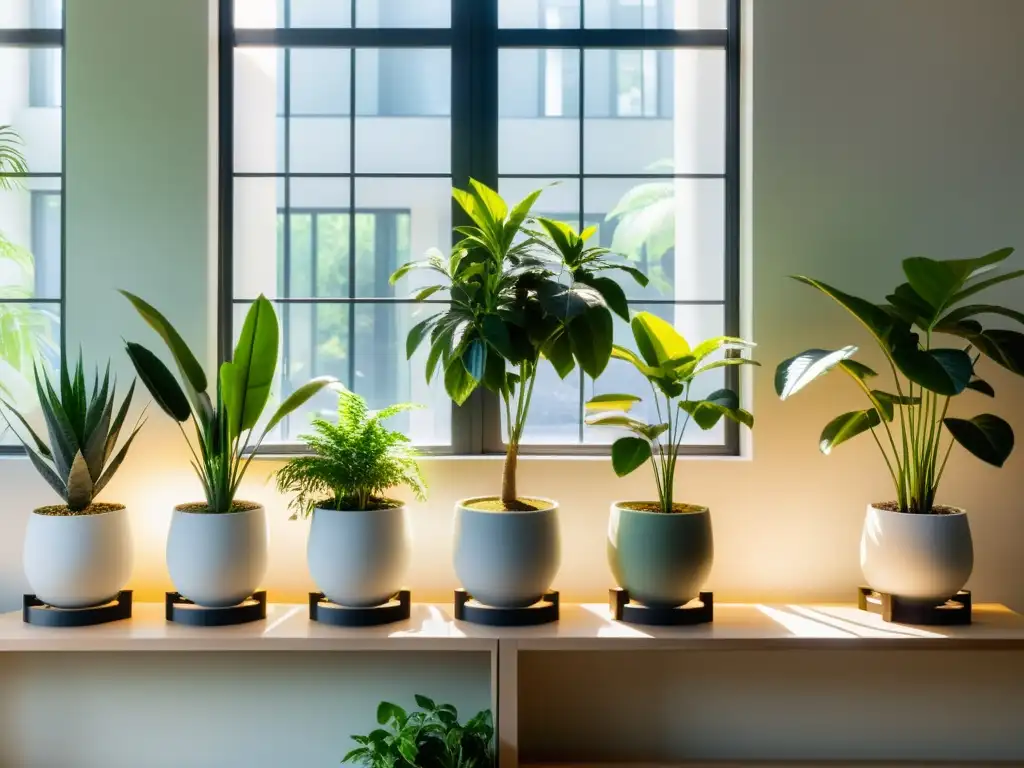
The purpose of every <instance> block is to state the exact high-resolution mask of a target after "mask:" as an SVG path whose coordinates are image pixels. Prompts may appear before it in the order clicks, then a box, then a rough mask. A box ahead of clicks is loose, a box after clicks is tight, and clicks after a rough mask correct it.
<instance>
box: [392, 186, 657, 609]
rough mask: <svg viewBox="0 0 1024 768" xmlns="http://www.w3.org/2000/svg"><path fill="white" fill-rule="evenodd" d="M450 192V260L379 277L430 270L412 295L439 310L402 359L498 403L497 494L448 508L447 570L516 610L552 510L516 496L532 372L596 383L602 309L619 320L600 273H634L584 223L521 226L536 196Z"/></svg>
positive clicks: (605, 329)
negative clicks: (501, 455)
mask: <svg viewBox="0 0 1024 768" xmlns="http://www.w3.org/2000/svg"><path fill="white" fill-rule="evenodd" d="M452 194H453V195H454V197H455V200H456V202H458V204H459V205H460V206H461V208H462V210H463V211H464V212H465V214H466V216H467V217H468V219H469V221H470V222H471V223H470V224H469V225H467V226H460V227H456V231H457V232H458V233H459V234H460V235H461V239H460V240H459V241H458V242H457V243H456V244H455V246H454V248H453V249H452V251H451V254H450V256H448V257H447V258H446V257H444V256H443V255H442V254H441V253H440V252H437V251H434V252H432V253H431V254H429V255H428V257H427V258H425V259H423V260H421V261H414V262H410V263H408V264H405V265H403V266H402V267H400V268H399V269H398V270H397V271H396V272H395V273H394V274H393V275H392V277H391V280H392V282H395V281H397V280H398V279H399V278H401V277H402V276H403V275H405V274H407V273H408V272H409V271H411V270H413V269H426V270H430V271H433V272H435V273H437V274H438V275H440V277H441V283H439V284H438V285H433V286H430V287H428V288H425V289H423V290H421V291H420V292H419V293H418V294H417V298H419V299H421V300H422V299H424V298H426V297H427V296H430V295H432V294H433V293H435V292H436V291H439V290H442V289H444V288H447V289H448V291H449V295H450V304H449V305H448V307H447V308H446V309H445V310H443V311H441V312H438V313H437V314H434V315H431V316H430V317H428V318H426V319H425V320H423V321H421V322H419V323H417V324H416V325H415V326H413V328H412V329H411V330H410V331H409V336H408V339H407V342H406V352H407V354H408V356H409V357H411V356H412V355H413V353H414V352H415V351H416V349H417V348H418V347H419V346H420V344H422V343H423V342H424V341H426V342H427V343H428V345H429V350H430V351H429V354H428V356H427V362H426V374H427V380H428V381H430V380H431V379H433V377H434V375H435V374H436V373H438V372H443V377H444V385H445V390H446V391H447V392H448V395H449V396H450V397H451V398H452V400H453V401H454V402H455V403H457V404H459V405H461V404H463V403H464V402H465V401H466V400H467V398H468V397H469V396H470V395H471V394H472V393H473V392H474V391H475V390H476V389H477V388H478V387H480V386H482V387H484V388H485V389H487V390H489V391H490V392H492V393H494V394H495V395H497V397H498V398H499V399H500V400H501V402H502V405H503V407H504V412H505V420H506V424H507V426H508V443H507V450H506V454H505V465H504V470H503V474H502V487H501V495H500V496H498V497H484V498H478V499H466V500H463V501H461V502H459V503H458V504H457V506H456V510H457V512H456V516H457V522H456V545H455V569H456V572H457V573H458V575H459V578H460V579H461V580H462V583H463V586H465V587H466V589H467V590H468V591H469V592H470V594H472V595H473V596H474V597H475V598H476V599H477V600H479V601H481V602H484V603H486V604H489V605H492V606H499V607H510V608H511V607H521V606H526V605H530V604H532V603H534V602H536V601H537V600H539V599H540V598H541V596H542V595H543V594H544V592H545V591H546V590H547V588H548V587H549V586H550V584H551V581H552V580H553V579H554V577H555V574H556V573H557V571H558V558H559V552H558V528H557V517H556V511H557V504H556V503H555V502H553V501H550V500H547V499H537V498H528V497H522V496H520V495H519V492H518V487H517V483H516V468H517V461H518V456H519V448H520V444H521V441H522V438H523V432H524V429H525V426H526V420H527V418H528V416H529V412H530V402H531V399H532V397H533V391H534V387H535V386H536V382H537V372H538V370H539V367H540V365H541V363H542V361H543V360H544V359H547V360H548V361H550V363H551V364H552V365H553V366H554V368H555V370H556V371H557V373H558V375H559V376H561V377H563V378H564V377H565V376H567V375H568V374H569V373H570V372H571V371H573V370H574V369H575V367H576V365H577V364H578V365H579V366H580V368H582V370H583V371H584V372H585V373H586V374H587V375H589V376H594V377H596V376H599V375H600V374H601V372H602V371H604V369H605V367H606V365H607V364H608V360H609V357H610V355H611V351H612V313H613V312H615V313H616V314H619V315H620V316H622V317H624V318H625V319H627V320H628V319H629V310H628V307H627V305H626V297H625V294H624V293H623V291H622V288H620V287H619V285H618V283H616V282H615V281H614V280H612V279H611V278H609V277H608V276H607V275H608V274H609V272H610V271H611V270H614V269H622V270H625V271H627V272H628V273H630V274H631V275H632V276H633V277H634V278H635V279H636V280H638V281H639V282H641V283H645V282H646V278H645V277H644V276H643V275H642V274H641V273H639V272H638V271H637V270H635V269H633V268H631V267H628V266H624V265H620V264H616V263H613V262H612V261H611V260H609V259H608V258H607V254H608V251H607V250H606V249H604V248H596V247H588V246H587V244H586V242H587V240H588V239H589V238H590V237H591V236H592V235H593V234H594V232H595V228H590V229H587V230H585V231H584V232H582V233H579V234H577V233H576V232H574V231H573V230H572V228H571V227H569V226H567V225H565V224H563V223H561V222H557V221H551V220H549V219H544V218H537V219H535V220H533V219H531V218H530V211H531V208H532V207H533V205H534V203H535V202H536V201H537V198H538V197H539V196H540V194H541V190H537V191H535V192H533V193H531V194H530V195H528V196H527V197H526V198H525V199H523V200H522V201H521V202H519V203H517V204H516V205H514V206H509V205H508V204H507V203H506V202H505V201H504V200H503V199H502V198H501V196H499V195H498V194H497V193H496V192H495V191H494V190H492V189H490V188H489V187H487V186H486V185H484V184H481V183H480V182H478V181H475V180H471V181H470V188H469V189H468V190H461V189H455V190H453V191H452ZM534 226H536V227H539V229H534ZM494 512H511V513H528V514H507V515H495V514H493V513H494ZM499 549H500V551H499Z"/></svg>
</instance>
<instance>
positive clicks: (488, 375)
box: [482, 347, 507, 394]
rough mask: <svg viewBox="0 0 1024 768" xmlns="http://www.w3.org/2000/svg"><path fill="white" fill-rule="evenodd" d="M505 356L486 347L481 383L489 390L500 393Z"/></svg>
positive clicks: (504, 380)
mask: <svg viewBox="0 0 1024 768" xmlns="http://www.w3.org/2000/svg"><path fill="white" fill-rule="evenodd" d="M506 382H507V379H506V378H505V358H503V357H502V356H501V355H499V354H498V353H497V352H495V351H494V350H493V349H491V348H490V347H487V348H486V358H485V361H484V377H483V379H482V383H483V385H484V386H485V387H487V389H488V390H490V391H491V392H496V393H499V394H500V393H501V392H502V390H503V389H504V388H505V384H506Z"/></svg>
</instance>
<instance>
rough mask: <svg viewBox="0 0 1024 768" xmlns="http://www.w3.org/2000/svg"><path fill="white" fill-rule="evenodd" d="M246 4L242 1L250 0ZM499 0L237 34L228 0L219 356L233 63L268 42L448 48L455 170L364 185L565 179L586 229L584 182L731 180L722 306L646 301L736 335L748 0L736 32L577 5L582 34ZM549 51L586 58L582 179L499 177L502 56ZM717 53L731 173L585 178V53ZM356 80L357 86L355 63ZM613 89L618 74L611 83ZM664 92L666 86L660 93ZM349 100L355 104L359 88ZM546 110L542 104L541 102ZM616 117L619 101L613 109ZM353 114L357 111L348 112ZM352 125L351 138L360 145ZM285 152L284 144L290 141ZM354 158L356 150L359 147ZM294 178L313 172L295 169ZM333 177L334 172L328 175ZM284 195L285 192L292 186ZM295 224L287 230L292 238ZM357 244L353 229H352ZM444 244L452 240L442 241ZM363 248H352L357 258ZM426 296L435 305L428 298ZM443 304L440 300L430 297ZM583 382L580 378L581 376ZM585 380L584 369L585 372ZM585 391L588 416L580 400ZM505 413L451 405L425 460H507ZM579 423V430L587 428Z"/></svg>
mask: <svg viewBox="0 0 1024 768" xmlns="http://www.w3.org/2000/svg"><path fill="white" fill-rule="evenodd" d="M241 1H242V2H244V0H241ZM498 2H499V0H452V9H451V26H450V27H443V28H442V27H422V28H396V27H359V26H357V25H356V21H357V20H356V7H357V3H356V2H355V1H354V0H353V2H352V4H351V5H352V9H351V13H352V19H351V25H350V26H348V27H344V28H340V27H339V28H315V27H314V28H287V26H288V25H287V22H286V28H274V29H262V28H261V29H256V28H245V29H242V28H239V29H236V28H235V25H234V18H235V14H234V7H235V0H219V14H220V26H219V57H218V58H219V93H220V96H219V110H220V126H219V168H218V175H219V211H220V226H219V242H218V251H219V267H218V281H219V286H218V297H219V304H220V311H219V318H220V322H219V327H218V355H219V359H221V360H225V359H227V357H228V356H229V355H230V351H231V348H232V343H233V341H232V340H233V335H232V334H233V332H232V315H233V312H232V309H233V307H234V305H235V304H236V303H240V301H241V300H238V299H236V298H235V297H234V295H233V285H234V282H233V265H232V244H233V226H234V216H233V204H234V198H233V182H234V179H235V177H236V173H235V170H234V120H233V116H234V56H235V50H236V48H238V47H241V46H262V47H268V46H269V47H282V48H285V47H287V48H295V47H315V48H348V49H352V51H353V53H352V55H353V59H354V58H355V51H356V50H358V49H361V48H395V47H397V48H445V49H449V50H450V51H451V62H452V63H451V71H452V82H451V143H452V166H451V172H450V174H448V173H436V174H430V173H413V174H401V173H384V174H356V173H355V172H354V169H350V172H349V174H342V175H347V176H349V178H350V179H351V183H352V184H353V186H354V184H355V179H356V178H357V176H371V177H394V178H401V177H403V176H416V177H418V178H429V177H432V176H433V177H443V178H447V177H449V175H450V177H451V180H452V183H453V184H454V185H455V186H459V187H463V186H465V185H467V184H468V182H469V179H470V177H473V178H476V179H479V180H480V181H482V182H484V183H486V184H488V185H489V186H492V187H494V188H497V187H498V183H499V178H500V179H516V178H521V179H526V178H538V177H539V176H542V177H543V178H552V179H556V178H562V179H564V180H565V181H566V182H567V183H571V182H575V181H578V183H579V204H580V216H581V224H582V219H583V217H584V213H583V212H584V211H585V210H586V202H585V199H584V180H585V179H601V178H610V179H616V178H629V179H644V178H651V179H673V178H715V179H722V180H723V182H724V185H725V233H724V235H725V237H724V239H725V254H724V263H725V274H724V297H723V300H714V301H711V300H706V301H705V300H677V299H662V300H659V299H644V300H643V301H642V302H640V303H643V304H646V305H651V304H669V305H715V306H719V305H721V306H723V308H724V314H725V329H724V330H725V333H726V334H728V335H739V329H740V285H739V282H740V279H739V277H740V245H739V236H740V103H741V101H740V98H741V97H740V22H741V18H740V17H741V9H740V6H741V0H726V4H727V25H726V28H725V29H683V30H677V29H652V28H647V29H601V28H588V27H587V26H586V23H585V21H586V19H585V13H586V2H585V1H584V0H581V2H580V9H579V13H580V23H579V27H578V28H565V29H545V28H536V29H533V28H515V29H512V28H499V25H498ZM515 48H522V49H550V48H564V49H567V50H577V51H579V53H580V67H581V69H580V83H579V91H580V94H579V98H580V105H579V116H578V120H579V124H580V142H579V153H580V158H579V160H580V162H579V173H574V174H557V173H554V174H539V175H538V174H536V173H526V174H515V173H512V174H504V173H503V174H500V176H499V172H498V170H499V169H498V114H499V111H498V60H499V53H500V51H501V50H503V49H515ZM680 48H683V49H685V48H698V49H699V48H710V49H717V50H723V51H724V52H725V59H726V73H725V74H726V77H725V83H726V93H725V96H726V104H725V113H726V114H725V127H726V136H725V154H726V156H725V170H724V173H715V174H706V173H697V174H694V173H669V174H666V173H650V174H646V173H629V174H601V173H586V174H584V172H583V167H584V166H583V146H584V145H583V130H584V115H585V114H586V110H585V108H584V107H585V103H586V102H585V94H586V83H585V67H584V64H583V58H584V52H585V51H586V50H588V49H610V50H612V51H613V52H614V51H616V50H629V49H640V50H646V49H657V50H673V49H680ZM351 70H352V71H351V72H350V77H351V78H352V79H353V80H354V79H355V67H354V66H352V67H351ZM611 80H612V86H611V87H612V88H615V87H617V86H616V77H612V78H611ZM659 90H660V89H659ZM352 100H353V102H354V101H355V97H354V88H353V94H352ZM660 101H661V99H660V95H658V102H659V109H658V111H657V115H653V116H647V117H646V118H644V117H635V118H633V116H630V118H633V119H656V118H658V117H661V118H663V119H665V116H664V115H662V114H661V109H660ZM540 106H541V107H543V104H541V105H540ZM610 106H611V107H612V108H611V110H610V111H611V114H612V116H615V114H616V110H615V105H614V104H613V105H610ZM351 113H352V119H353V120H355V119H356V118H357V117H358V116H357V114H356V110H355V109H354V104H353V108H352V109H351ZM354 140H355V130H354V126H353V130H352V131H351V141H353V142H354ZM285 143H286V146H287V137H286V139H285ZM353 153H354V150H353ZM237 175H239V176H246V175H253V176H273V177H277V176H280V174H279V173H269V172H268V173H265V174H261V173H256V174H245V173H243V174H237ZM294 175H295V176H302V175H311V176H315V175H316V174H294ZM329 175H334V174H329ZM286 188H287V185H286ZM354 200H355V195H354V194H352V195H351V200H350V206H354ZM465 223H467V221H466V218H465V216H464V214H463V213H462V211H461V210H460V209H459V208H458V206H457V205H455V203H454V202H453V203H452V224H453V226H458V225H460V224H465ZM288 229H289V228H288V227H286V228H285V231H286V232H287V231H288ZM350 233H351V236H352V237H354V233H355V228H354V227H352V228H351V229H350ZM438 245H439V246H441V247H444V244H440V243H439V244H438ZM354 252H355V249H354V248H351V247H350V253H354ZM360 301H365V302H374V301H376V302H381V303H384V302H388V303H410V302H411V299H406V298H399V297H392V298H385V299H363V300H360V299H350V304H349V305H350V306H351V307H353V308H354V306H355V304H356V303H358V302H360ZM428 301H429V300H428ZM433 303H443V302H436V301H435V302H433ZM573 375H576V374H573ZM580 376H582V374H580ZM725 378H726V386H729V387H731V388H736V387H737V386H738V383H739V371H738V370H737V368H736V367H735V366H730V367H728V368H727V369H726V370H725ZM580 394H581V410H582V395H583V388H582V387H581V390H580ZM500 411H501V409H500V407H499V403H498V402H497V398H496V397H495V396H493V395H491V394H490V393H487V392H484V391H482V389H481V390H478V391H477V392H475V393H474V394H473V395H472V396H471V397H470V399H469V400H468V401H467V402H466V403H465V404H464V405H463V406H461V407H456V406H454V405H453V406H452V427H451V443H450V445H449V446H447V447H444V448H436V447H433V446H425V447H424V449H423V451H424V453H428V454H430V453H441V454H446V455H480V454H494V455H498V454H501V453H504V450H505V448H504V443H503V440H502V435H501V429H502V428H501V420H500ZM581 428H582V427H581ZM739 448H740V441H739V429H738V426H737V425H736V424H734V423H732V422H728V423H726V425H725V440H724V442H723V443H722V444H721V445H693V446H683V448H682V451H681V452H682V453H684V454H693V455H722V456H735V455H739V452H740V450H739ZM303 450H304V447H303V446H301V445H296V444H294V443H282V444H275V445H268V446H265V447H264V448H263V449H262V450H261V453H265V454H270V455H274V454H289V453H297V452H301V451H303ZM608 451H609V446H608V445H602V444H593V445H591V444H574V445H564V446H562V445H558V446H554V445H522V446H521V448H520V452H521V453H523V454H540V455H545V454H547V455H550V454H557V455H561V454H567V455H606V454H607V453H608Z"/></svg>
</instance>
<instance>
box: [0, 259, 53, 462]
mask: <svg viewBox="0 0 1024 768" xmlns="http://www.w3.org/2000/svg"><path fill="white" fill-rule="evenodd" d="M0 262H2V256H0ZM39 360H42V361H43V367H44V368H46V369H49V370H50V371H52V370H54V368H55V366H56V365H57V363H58V362H59V361H60V305H59V304H55V303H42V302H40V303H32V304H28V303H4V302H3V301H0V394H3V396H4V399H6V400H8V401H9V402H10V403H11V404H12V405H13V406H14V407H15V408H17V409H18V411H19V412H20V413H21V414H22V415H23V416H25V417H26V418H27V419H28V421H29V423H30V424H31V425H32V428H33V429H36V430H37V431H39V432H40V433H41V434H45V429H44V428H43V424H42V419H41V416H40V414H39V408H38V404H37V400H36V396H35V384H34V377H33V373H32V366H33V364H34V363H35V362H36V361H39ZM6 427H7V424H6V423H3V422H2V421H0V445H20V443H19V442H18V440H17V439H16V438H15V437H14V435H12V434H10V432H9V431H8V429H7V428H6ZM22 434H23V436H26V437H27V435H24V433H22Z"/></svg>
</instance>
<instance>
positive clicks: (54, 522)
mask: <svg viewBox="0 0 1024 768" xmlns="http://www.w3.org/2000/svg"><path fill="white" fill-rule="evenodd" d="M24 561H25V578H27V579H28V583H29V585H30V586H31V588H32V591H33V593H35V595H36V597H38V598H39V599H40V600H42V601H43V602H44V603H46V604H48V605H52V606H54V607H56V608H88V607H90V606H94V605H103V604H104V603H106V602H109V601H110V600H112V599H113V598H115V597H117V593H118V592H120V591H121V590H122V589H124V586H125V585H126V584H127V583H128V579H129V578H131V575H132V534H131V526H130V525H129V522H128V510H127V509H125V508H124V507H121V508H120V509H115V510H111V511H109V512H101V513H99V514H96V515H69V516H57V515H42V514H39V512H38V511H37V512H33V513H32V515H31V516H29V520H28V530H27V531H26V533H25V551H24Z"/></svg>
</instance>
